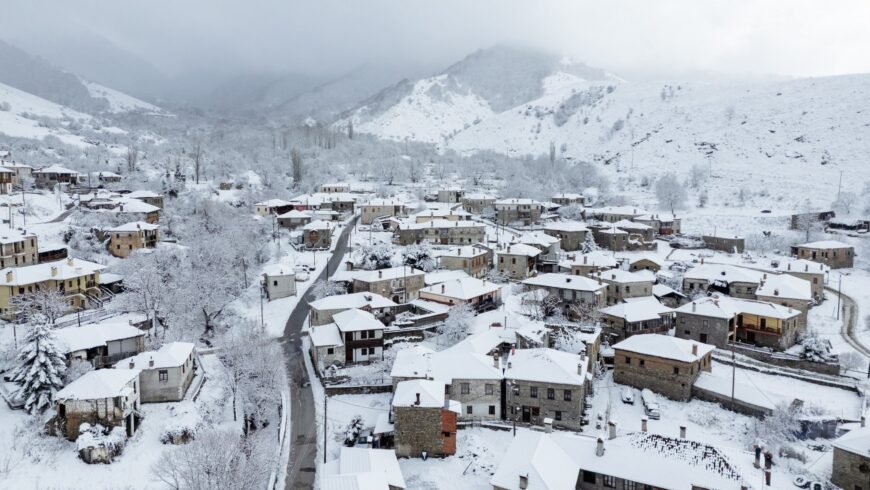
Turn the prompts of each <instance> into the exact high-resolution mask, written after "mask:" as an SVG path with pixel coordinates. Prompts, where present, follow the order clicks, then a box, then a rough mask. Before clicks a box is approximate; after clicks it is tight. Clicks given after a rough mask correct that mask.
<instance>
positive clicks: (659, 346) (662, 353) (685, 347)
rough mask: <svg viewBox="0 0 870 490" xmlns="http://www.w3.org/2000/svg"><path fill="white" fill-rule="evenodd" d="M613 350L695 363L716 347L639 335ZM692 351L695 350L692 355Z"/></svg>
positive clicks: (667, 337)
mask: <svg viewBox="0 0 870 490" xmlns="http://www.w3.org/2000/svg"><path fill="white" fill-rule="evenodd" d="M613 348H614V349H615V350H622V351H627V352H634V353H635V354H643V355H645V356H654V357H660V358H662V359H672V360H675V361H680V362H695V361H697V360H699V359H701V358H702V357H704V356H705V355H707V354H708V353H710V352H712V351H713V350H715V349H716V346H714V345H710V344H703V343H701V342H695V341H694V340H686V339H681V338H678V337H672V336H670V335H659V334H640V335H632V336H631V337H629V338H627V339H625V340H623V341H622V342H619V343H618V344H615V345H614V346H613ZM693 349H697V350H696V351H695V353H693V352H692V351H693Z"/></svg>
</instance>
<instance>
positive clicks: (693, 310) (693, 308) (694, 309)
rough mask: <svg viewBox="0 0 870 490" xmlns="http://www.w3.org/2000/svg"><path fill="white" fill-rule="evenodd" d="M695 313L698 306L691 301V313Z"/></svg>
mask: <svg viewBox="0 0 870 490" xmlns="http://www.w3.org/2000/svg"><path fill="white" fill-rule="evenodd" d="M696 311H698V305H697V304H696V303H695V302H694V301H692V313H694V312H696Z"/></svg>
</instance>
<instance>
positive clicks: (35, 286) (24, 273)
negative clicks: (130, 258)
mask: <svg viewBox="0 0 870 490" xmlns="http://www.w3.org/2000/svg"><path fill="white" fill-rule="evenodd" d="M103 269H105V266H102V265H100V264H96V263H94V262H88V261H86V260H81V259H73V258H68V259H66V260H58V261H57V262H46V263H44V264H37V265H29V266H25V267H7V268H6V269H3V270H0V316H2V317H4V318H12V317H13V314H14V310H15V306H14V305H13V304H12V299H13V298H16V297H20V296H26V295H28V294H32V293H35V292H37V291H39V290H40V289H42V290H58V291H60V292H61V293H63V294H64V295H65V296H66V298H67V299H68V300H69V302H70V307H72V308H79V307H82V308H88V307H90V306H91V305H92V304H94V303H96V304H99V303H100V296H101V292H100V287H99V284H100V271H101V270H103Z"/></svg>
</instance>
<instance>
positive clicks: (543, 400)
mask: <svg viewBox="0 0 870 490" xmlns="http://www.w3.org/2000/svg"><path fill="white" fill-rule="evenodd" d="M532 387H536V388H537V390H538V393H537V397H534V398H533V397H532V396H531V388H532ZM504 389H505V393H506V407H505V412H506V414H505V418H506V420H515V421H517V422H519V423H523V407H524V406H526V407H529V408H530V414H529V422H528V423H530V424H532V425H544V418H547V417H549V418H552V419H553V427H564V428H567V429H571V430H580V427H581V424H580V423H581V420H582V418H583V404H584V400H585V397H586V396H585V395H586V389H585V386H577V385H566V384H555V383H541V382H530V381H522V380H510V379H509V380H506V383H505V388H504ZM548 389H553V390H555V392H554V395H555V397H554V399H553V400H550V399H548V398H547V390H548ZM564 390H571V401H565V399H564ZM533 408H537V409H538V414H537V415H534V412H533V410H532V409H533ZM556 411H559V412H561V420H556Z"/></svg>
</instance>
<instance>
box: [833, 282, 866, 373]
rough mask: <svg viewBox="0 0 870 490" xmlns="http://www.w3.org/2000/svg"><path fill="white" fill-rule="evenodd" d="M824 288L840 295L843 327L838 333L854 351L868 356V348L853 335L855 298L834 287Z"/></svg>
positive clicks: (855, 317)
mask: <svg viewBox="0 0 870 490" xmlns="http://www.w3.org/2000/svg"><path fill="white" fill-rule="evenodd" d="M825 290H827V291H830V292H831V293H834V294H839V295H840V299H841V301H842V305H841V306H840V307H841V308H842V309H843V327H842V329H841V330H840V335H842V337H843V339H844V340H845V341H846V342H847V343H848V344H849V345H851V346H852V347H853V348H854V349H855V350H856V351H858V352H860V353H861V354H863V355H864V356H865V357H868V358H870V348H868V347H867V346H866V345H864V343H863V342H861V341H860V340H859V339H858V338H857V337H855V325H856V324H857V323H858V305H857V304H856V303H855V300H854V299H852V298H850V297H849V296H846V295H845V294H842V293H838V292H837V290H836V289H834V288H829V287H825Z"/></svg>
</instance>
